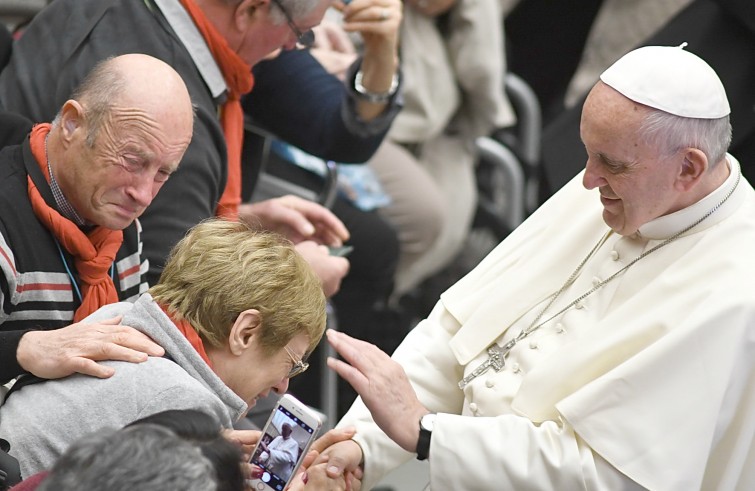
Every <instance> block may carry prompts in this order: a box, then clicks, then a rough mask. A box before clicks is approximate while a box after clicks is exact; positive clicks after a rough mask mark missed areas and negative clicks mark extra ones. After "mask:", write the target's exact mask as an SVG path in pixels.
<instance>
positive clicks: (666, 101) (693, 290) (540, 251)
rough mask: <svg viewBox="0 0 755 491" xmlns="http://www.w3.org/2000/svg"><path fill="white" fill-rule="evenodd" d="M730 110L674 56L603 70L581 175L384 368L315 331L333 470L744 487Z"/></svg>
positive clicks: (681, 54)
mask: <svg viewBox="0 0 755 491" xmlns="http://www.w3.org/2000/svg"><path fill="white" fill-rule="evenodd" d="M728 115H729V104H728V102H727V98H726V94H725V91H724V87H723V85H722V84H721V82H720V80H719V79H718V77H717V75H716V74H715V72H714V71H713V70H712V69H711V68H710V67H709V66H708V65H707V64H706V63H705V62H704V61H703V60H702V59H700V58H698V57H697V56H695V55H693V54H692V53H690V52H688V51H686V50H684V49H683V48H682V47H660V46H650V47H644V48H640V49H637V50H635V51H633V52H630V53H629V54H627V55H625V56H624V57H623V58H622V59H620V60H619V61H617V62H616V63H615V64H614V65H613V66H611V67H610V68H609V69H608V70H606V71H605V72H604V73H603V74H602V75H601V80H600V81H599V82H598V83H597V84H596V85H595V86H594V88H593V89H592V91H591V92H590V94H589V96H588V98H587V100H586V102H585V105H584V110H583V114H582V123H581V135H582V141H583V142H584V144H585V148H586V150H587V155H588V158H587V165H586V168H585V170H584V172H583V173H582V174H581V175H580V176H579V177H578V178H576V179H574V180H573V181H572V182H570V183H569V184H567V185H566V186H565V187H564V188H563V189H562V190H561V191H559V192H558V193H557V194H556V195H555V196H554V197H553V198H552V199H551V200H550V201H548V202H547V203H546V204H544V205H543V206H542V207H541V208H540V209H539V210H538V211H537V212H536V213H535V214H533V215H532V216H531V217H530V218H529V219H528V220H527V221H526V222H525V223H524V224H522V225H521V226H520V227H519V228H518V229H517V230H516V231H514V233H513V234H512V235H511V236H510V237H508V238H507V239H506V240H504V241H503V243H502V244H501V245H500V246H499V247H498V248H497V249H496V250H495V251H494V252H492V253H491V254H490V256H488V257H487V258H486V259H485V260H484V261H483V262H482V263H481V264H480V266H479V267H478V268H476V269H475V270H474V271H473V272H472V273H470V274H469V275H468V276H467V277H465V278H464V279H462V280H461V281H460V282H459V283H458V284H456V285H455V286H454V287H452V288H451V289H450V290H448V291H447V292H445V293H444V294H443V295H442V296H441V299H440V302H439V303H438V304H437V306H436V308H435V309H434V311H433V312H432V313H431V314H430V316H429V318H428V319H426V320H424V321H423V322H422V323H421V324H420V325H418V326H417V327H416V328H415V329H414V331H412V333H410V334H409V336H407V338H406V339H405V340H404V343H403V344H402V346H401V347H399V349H398V350H397V351H396V352H395V354H394V360H391V359H389V358H388V357H387V355H385V354H383V353H381V352H379V351H377V350H375V349H374V348H371V347H369V346H365V345H364V343H361V342H359V341H357V340H353V339H350V338H348V337H347V336H345V335H343V334H339V333H335V332H333V333H329V339H330V341H331V343H332V344H333V345H334V346H335V348H336V349H337V350H338V351H339V352H340V353H341V354H342V355H343V356H344V358H345V359H346V360H347V361H349V362H350V363H351V366H350V365H347V364H345V363H343V362H340V361H336V360H332V362H331V366H332V367H334V368H335V369H336V370H337V371H338V372H339V373H340V374H341V375H343V376H344V377H346V378H347V379H348V380H349V381H350V382H351V383H352V384H353V385H354V386H355V388H356V389H357V391H359V392H360V394H361V396H362V400H363V402H364V404H362V402H358V403H357V404H355V406H354V407H352V409H351V410H350V412H349V413H348V414H347V415H346V416H345V417H344V419H343V421H342V422H341V423H342V424H343V423H347V422H348V423H355V424H356V425H357V436H356V437H355V438H354V440H355V441H348V442H342V443H339V444H337V445H335V446H333V447H331V449H330V450H329V452H328V453H329V454H330V455H329V458H330V460H329V463H330V464H331V465H335V466H337V467H338V466H343V465H347V466H356V465H358V464H359V463H360V462H363V465H364V471H365V487H366V488H367V489H369V488H370V487H371V485H372V484H374V483H375V482H377V481H378V480H379V478H380V476H382V475H383V474H384V473H385V472H386V471H387V470H389V469H390V468H392V467H394V466H396V465H397V464H399V463H400V462H403V461H406V460H408V459H410V458H412V457H413V456H414V455H416V456H417V457H418V458H420V459H428V460H429V462H430V486H431V488H432V489H433V490H436V491H437V490H444V489H449V490H458V489H470V488H474V489H543V490H552V489H591V490H602V489H605V490H615V489H645V488H647V489H652V490H666V491H668V490H671V491H673V490H679V491H681V490H689V489H721V490H723V489H727V490H731V489H742V490H744V489H753V487H755V474H753V471H752V469H754V468H755V460H753V459H755V451H754V447H753V444H754V442H755V405H754V404H755V385H753V383H752V381H753V379H755V344H754V343H753V340H754V339H755V296H753V294H752V291H753V289H752V282H753V277H755V259H753V255H752V254H751V247H752V244H753V243H755V191H753V188H752V187H751V186H750V184H749V183H748V182H747V181H746V179H745V178H743V177H742V176H741V173H740V167H739V164H738V162H737V161H736V159H734V158H733V157H732V156H731V155H728V154H727V153H726V149H727V147H728V145H729V142H730V138H731V128H730V124H729V117H728ZM580 184H581V185H580ZM584 188H586V189H587V190H585V189H584ZM606 225H607V227H606ZM399 364H400V365H399ZM402 366H403V368H404V369H405V371H406V374H407V375H408V381H407V377H406V375H405V372H404V371H403V370H402ZM365 404H366V407H365ZM367 408H369V410H370V411H371V413H372V415H370V412H368V410H367ZM381 428H382V430H383V431H385V433H383V432H382V431H381Z"/></svg>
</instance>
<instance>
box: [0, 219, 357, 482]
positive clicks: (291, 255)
mask: <svg viewBox="0 0 755 491" xmlns="http://www.w3.org/2000/svg"><path fill="white" fill-rule="evenodd" d="M114 315H121V316H123V320H124V322H126V323H128V324H129V325H131V326H134V327H135V328H137V329H139V330H140V331H142V332H144V333H145V334H147V335H148V336H149V337H150V338H152V339H154V340H155V341H156V342H157V343H159V344H160V345H161V346H162V347H163V348H164V349H165V353H166V356H165V357H150V358H149V359H148V360H147V361H146V362H144V363H139V364H135V363H126V362H116V361H108V362H104V363H106V364H108V365H109V366H111V367H117V369H116V371H115V374H114V375H113V376H112V377H110V378H108V379H104V380H101V379H96V378H92V377H87V376H84V375H80V374H74V375H72V376H70V377H66V378H61V379H57V380H47V381H43V382H40V383H36V384H30V385H26V386H24V387H22V388H21V389H20V390H17V391H14V392H11V393H9V394H8V397H7V399H6V401H5V404H4V405H3V406H2V407H0V434H2V435H3V437H4V438H5V439H6V440H8V442H10V445H11V451H10V454H11V455H12V456H14V457H16V458H17V459H18V460H19V462H20V464H21V473H22V475H23V476H29V475H31V474H34V473H36V472H39V471H42V470H45V469H48V468H50V467H51V466H52V464H53V463H54V462H55V460H56V459H57V458H58V457H59V456H60V455H61V454H62V453H63V452H65V450H66V448H67V447H68V446H69V445H71V444H72V443H73V442H74V441H76V440H77V439H78V438H80V437H82V436H84V435H86V434H89V433H91V432H94V431H96V430H98V429H101V428H105V427H116V428H117V427H120V426H123V425H125V424H127V423H130V422H132V421H134V420H136V419H139V418H143V417H145V416H148V415H151V414H155V413H158V412H161V411H164V410H169V409H196V410H199V411H202V412H205V413H207V414H210V415H212V416H213V417H214V418H215V420H216V421H218V422H219V423H220V424H221V425H222V426H223V427H224V428H231V427H232V425H233V423H234V422H235V421H236V420H238V419H239V418H241V417H242V416H243V415H244V414H245V413H246V411H247V410H248V409H249V407H252V406H254V404H255V403H256V401H257V399H258V398H260V397H265V396H267V395H268V394H269V393H270V392H277V393H283V392H285V391H286V388H287V387H288V380H289V379H290V378H291V377H293V376H295V375H297V374H299V373H301V372H302V371H304V370H305V369H306V368H307V365H306V364H305V363H304V362H302V360H303V359H304V358H306V356H307V353H309V352H311V351H312V349H313V348H314V346H315V345H316V344H317V343H318V341H319V340H320V337H321V336H322V333H323V330H324V329H325V296H324V295H323V292H322V288H321V287H320V282H319V279H318V278H317V276H316V275H315V274H314V272H313V271H312V269H311V268H310V266H309V265H308V264H307V262H306V261H305V260H304V259H303V258H302V257H301V256H300V255H299V254H298V253H297V252H296V250H295V249H294V248H293V246H292V244H291V243H290V242H289V241H287V240H285V239H283V238H282V237H280V236H279V235H277V234H274V233H271V232H255V231H253V230H252V229H251V228H250V227H249V226H248V225H246V224H244V223H242V222H238V221H229V220H221V219H213V220H207V221H204V222H202V223H200V224H199V225H197V226H196V227H194V228H193V229H192V230H191V231H190V232H189V234H188V235H187V236H186V237H185V238H184V239H183V240H182V241H181V242H179V244H177V245H176V247H175V249H174V250H173V253H172V255H171V258H170V260H169V261H168V263H167V264H166V267H165V270H164V271H163V274H162V276H161V278H160V282H159V283H158V284H157V285H155V286H153V287H151V288H150V290H149V291H148V292H146V293H144V294H142V295H141V296H140V297H139V299H138V300H136V302H134V303H129V302H121V303H116V304H111V305H108V306H105V307H103V308H102V309H100V310H98V311H97V312H96V313H95V314H93V315H92V317H91V320H94V319H103V318H109V317H112V316H114ZM341 433H343V434H348V436H351V434H352V433H348V432H345V433H344V432H341ZM331 436H332V435H331ZM318 468H319V469H320V471H319V472H322V473H324V466H320V467H318ZM308 472H312V469H308ZM337 482H339V483H341V485H343V483H344V482H345V481H344V480H343V479H342V478H339V479H338V480H337ZM341 485H339V486H341Z"/></svg>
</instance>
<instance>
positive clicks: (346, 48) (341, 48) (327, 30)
mask: <svg viewBox="0 0 755 491" xmlns="http://www.w3.org/2000/svg"><path fill="white" fill-rule="evenodd" d="M312 30H313V31H314V32H315V44H314V45H313V46H312V48H319V49H323V50H327V51H332V52H335V53H341V54H345V55H356V54H357V50H356V48H355V47H354V43H352V42H351V39H350V38H349V35H348V34H347V33H346V31H344V30H343V27H341V25H340V24H336V23H335V22H332V21H329V20H323V21H322V22H321V23H320V25H318V26H316V27H313V28H312Z"/></svg>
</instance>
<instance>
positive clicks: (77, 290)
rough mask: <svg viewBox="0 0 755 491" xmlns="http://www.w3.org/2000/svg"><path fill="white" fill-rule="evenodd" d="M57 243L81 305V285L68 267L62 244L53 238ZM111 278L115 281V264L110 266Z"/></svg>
mask: <svg viewBox="0 0 755 491" xmlns="http://www.w3.org/2000/svg"><path fill="white" fill-rule="evenodd" d="M53 240H54V241H55V245H56V246H57V247H58V252H59V253H60V259H61V260H62V261H63V266H64V267H65V268H66V273H68V278H69V279H70V280H71V285H73V290H74V291H75V292H76V296H77V297H78V299H79V303H81V302H83V300H82V298H81V290H79V285H78V283H76V278H75V277H74V276H73V273H71V268H69V267H68V261H66V256H65V254H63V249H62V248H61V247H60V243H59V242H58V239H56V238H53ZM110 278H111V279H113V280H114V281H115V262H113V264H111V265H110Z"/></svg>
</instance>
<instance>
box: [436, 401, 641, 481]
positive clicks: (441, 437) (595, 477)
mask: <svg viewBox="0 0 755 491" xmlns="http://www.w3.org/2000/svg"><path fill="white" fill-rule="evenodd" d="M430 484H431V486H430V487H431V489H432V490H433V491H446V490H448V491H451V490H458V489H465V490H491V491H492V490H498V489H517V490H524V489H532V490H555V489H569V490H611V491H614V490H635V489H642V488H641V487H639V486H637V484H635V483H634V482H633V481H631V480H630V479H629V478H627V477H626V476H624V475H623V474H621V473H620V472H619V471H617V470H616V469H615V468H613V467H611V466H610V465H609V464H608V463H607V462H605V461H604V460H603V459H601V458H600V457H599V456H596V455H595V454H594V453H593V452H592V450H591V449H590V448H589V447H588V446H587V444H586V443H585V442H584V441H583V440H582V439H580V438H579V436H578V435H576V434H575V433H574V431H573V430H572V429H571V427H569V426H568V425H565V424H559V423H557V422H554V421H547V422H545V423H543V424H541V425H537V426H536V425H534V424H533V423H532V422H531V421H529V420H528V419H526V418H523V417H520V416H516V415H511V414H508V415H501V416H496V417H480V418H477V417H471V416H459V415H454V414H438V417H437V419H436V420H435V425H434V428H433V436H432V440H431V443H430Z"/></svg>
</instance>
